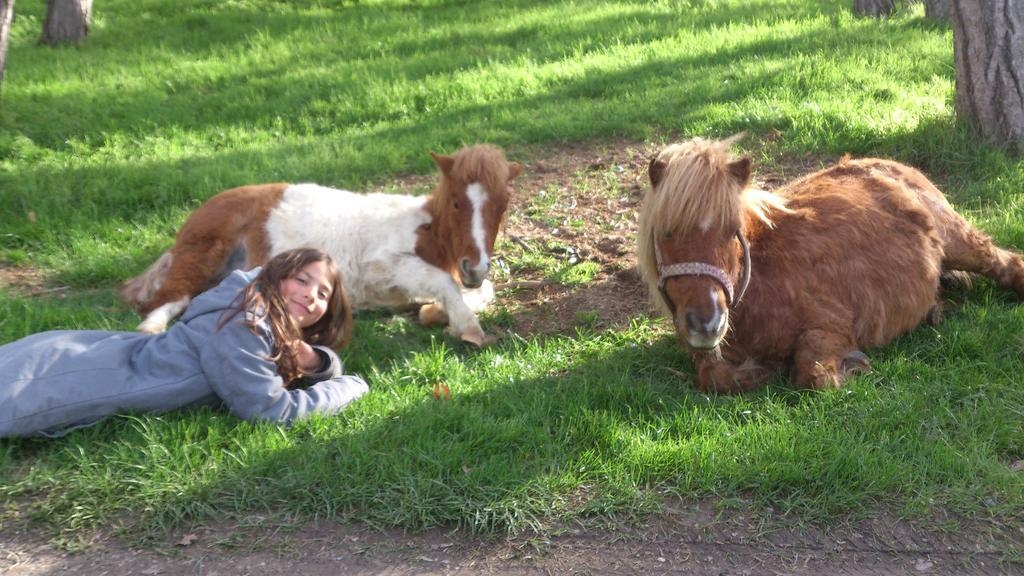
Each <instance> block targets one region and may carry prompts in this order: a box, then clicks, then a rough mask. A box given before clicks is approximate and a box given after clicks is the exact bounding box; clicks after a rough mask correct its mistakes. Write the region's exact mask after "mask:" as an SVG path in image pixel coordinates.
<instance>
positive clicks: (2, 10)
mask: <svg viewBox="0 0 1024 576" xmlns="http://www.w3.org/2000/svg"><path fill="white" fill-rule="evenodd" d="M13 17H14V0H0V87H2V86H3V85H4V68H5V67H6V66H7V39H8V33H9V32H10V31H11V18H13Z"/></svg>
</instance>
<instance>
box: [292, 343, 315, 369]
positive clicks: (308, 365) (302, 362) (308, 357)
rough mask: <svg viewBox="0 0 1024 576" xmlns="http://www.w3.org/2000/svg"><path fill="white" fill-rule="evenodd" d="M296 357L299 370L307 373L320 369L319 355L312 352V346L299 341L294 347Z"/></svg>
mask: <svg viewBox="0 0 1024 576" xmlns="http://www.w3.org/2000/svg"><path fill="white" fill-rule="evenodd" d="M296 356H297V358H298V361H299V370H302V371H303V372H305V373H309V372H315V371H316V370H317V369H319V368H320V355H319V354H317V353H316V350H313V347H312V346H310V345H309V344H306V343H305V342H303V341H301V340H300V341H299V344H298V346H297V347H296Z"/></svg>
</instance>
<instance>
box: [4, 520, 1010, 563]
mask: <svg viewBox="0 0 1024 576" xmlns="http://www.w3.org/2000/svg"><path fill="white" fill-rule="evenodd" d="M771 514H772V512H771V511H766V512H762V513H760V514H758V515H755V516H751V515H750V514H748V513H743V512H738V511H735V510H728V509H726V510H722V509H719V508H717V507H716V505H715V503H713V502H710V501H705V502H698V503H687V502H675V503H672V504H669V505H666V508H665V510H664V512H662V513H660V514H657V515H654V516H652V517H650V518H648V519H647V521H646V522H645V523H644V524H643V525H632V526H625V525H622V526H606V527H602V528H595V527H582V526H577V527H572V526H569V527H565V528H564V529H562V530H561V531H559V533H558V534H557V535H554V536H538V535H524V536H519V537H511V538H480V537H473V536H467V535H466V534H464V533H460V532H454V531H444V530H429V531H425V532H421V533H407V532H403V531H399V530H387V531H375V530H370V529H366V528H360V527H353V526H348V525H342V524H337V523H331V522H318V523H310V524H302V525H298V526H280V525H278V526H273V525H265V526H263V527H248V528H240V527H238V526H230V525H208V526H195V527H192V528H191V529H189V530H182V531H179V532H177V533H175V534H174V535H173V536H172V537H170V538H168V540H167V541H165V542H162V543H158V544H157V545H156V546H155V547H154V548H152V549H148V550H141V549H137V548H132V547H129V546H126V545H124V543H122V542H119V541H117V540H115V539H110V538H106V537H103V538H100V539H99V540H98V541H97V542H96V543H95V544H94V545H93V546H92V547H90V548H89V549H88V550H87V551H86V552H83V553H77V554H73V553H65V552H61V551H60V550H57V549H55V548H54V547H53V546H51V545H49V544H47V543H46V542H44V541H42V540H41V539H39V538H36V537H33V536H31V535H25V534H13V533H7V534H4V533H2V532H0V542H2V543H0V573H4V574H9V575H10V576H43V575H49V574H56V573H61V574H68V575H74V574H83V575H89V576H101V575H105V574H110V575H121V574H142V575H147V576H155V575H185V574H204V575H210V576H213V575H221V574H223V575H229V574H230V575H237V574H249V575H254V576H256V575H268V576H269V575H277V574H303V575H306V576H326V575H336V574H393V575H397V574H423V575H429V574H474V575H475V574H482V575H497V574H512V575H527V574H642V575H648V574H690V575H695V576H705V575H708V576H710V575H721V574H733V575H745V574H794V575H803V574H806V575H817V574H827V575H830V576H831V575H849V576H862V575H864V576H866V575H892V574H928V575H947V574H949V575H952V574H979V575H988V574H1020V573H1022V572H1024V567H1022V566H1021V565H1020V564H1018V563H1014V560H1015V559H1016V558H1019V551H1020V550H1021V546H1022V545H1024V535H1022V533H1021V528H1020V526H1006V525H999V524H994V523H989V522H985V521H972V522H964V521H956V522H952V523H951V524H950V526H952V527H955V529H949V530H946V531H935V530H926V529H922V528H921V527H919V526H915V525H913V524H911V523H909V522H906V521H901V520H898V519H895V518H892V517H887V516H882V517H876V518H870V519H866V520H861V521H857V522H851V523H847V524H843V525H841V526H837V527H834V528H830V529H827V530H825V529H816V528H811V527H807V526H803V525H800V524H793V523H789V524H787V523H786V521H785V520H784V519H772V518H771ZM256 520H257V521H256V522H255V523H256V524H259V521H258V520H259V519H256ZM936 520H941V519H936ZM946 520H951V519H948V518H947V519H946ZM249 523H250V525H252V524H253V522H252V521H250V522H249Z"/></svg>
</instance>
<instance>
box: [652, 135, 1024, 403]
mask: <svg viewBox="0 0 1024 576" xmlns="http://www.w3.org/2000/svg"><path fill="white" fill-rule="evenodd" d="M735 139H736V138H735V137H734V138H732V139H729V140H725V141H714V140H703V139H701V138H695V139H693V140H690V141H688V142H684V143H682V144H675V145H671V146H668V147H667V148H665V149H664V150H662V151H661V152H660V153H659V154H658V155H657V156H656V157H655V158H653V159H652V160H651V163H650V166H649V173H650V179H651V189H650V190H649V191H648V192H647V194H646V197H645V198H644V202H643V207H642V209H641V213H640V224H639V229H640V232H639V247H638V256H639V259H640V262H639V263H640V269H641V272H642V274H643V277H644V279H645V280H646V281H647V283H648V285H649V286H650V289H651V292H652V294H657V295H659V296H658V299H659V300H660V303H661V304H662V305H663V306H664V309H665V310H666V311H667V312H668V313H670V314H671V317H672V321H673V323H674V325H675V331H676V336H677V337H678V339H679V340H680V342H681V343H682V344H684V346H685V347H686V348H687V349H688V350H689V351H690V353H691V355H692V357H693V359H694V364H695V368H696V370H697V372H698V379H697V386H698V387H699V388H700V389H702V390H707V391H718V392H729V393H732V392H739V391H743V390H748V389H751V388H754V387H757V386H760V385H761V384H763V383H764V381H765V380H766V379H768V378H769V377H770V376H771V374H772V373H773V372H775V371H778V370H786V369H788V370H789V371H790V374H791V377H792V380H793V382H794V384H795V385H796V386H798V387H801V388H830V387H836V388H838V387H839V386H841V385H842V383H843V381H844V379H845V378H846V377H848V376H849V375H851V374H854V373H858V372H862V371H865V370H868V369H869V368H870V363H869V362H868V359H867V357H866V356H865V355H864V354H863V352H861V350H862V349H867V348H872V347H876V346H882V345H884V344H886V343H888V342H890V341H891V340H892V339H893V338H895V337H896V336H898V335H899V334H902V333H904V332H907V331H909V330H911V329H913V328H914V327H916V326H917V325H918V324H920V323H921V321H922V320H931V321H937V318H938V314H937V311H938V310H939V308H938V305H939V302H940V295H939V278H940V275H942V273H943V272H944V271H950V270H961V271H967V272H973V273H978V274H983V275H985V276H989V277H991V278H993V279H994V280H995V281H996V282H997V283H998V285H999V286H1002V287H1004V288H1009V289H1012V290H1015V291H1016V292H1017V294H1018V295H1019V296H1024V260H1022V258H1021V256H1020V255H1019V254H1016V253H1014V252H1010V251H1007V250H1003V249H1001V248H998V247H996V246H995V245H994V244H993V243H992V241H991V239H990V238H989V237H988V236H986V235H985V234H984V233H983V232H981V231H979V230H977V229H976V228H974V227H973V226H971V225H970V224H969V223H968V222H967V221H966V220H964V218H963V217H961V216H960V215H959V214H957V213H956V212H955V211H954V210H953V208H952V206H950V205H949V203H948V202H947V201H946V198H945V197H944V196H943V194H942V192H940V191H939V190H938V189H937V188H936V187H935V186H934V185H933V184H932V183H931V182H930V181H928V179H927V178H926V177H925V176H924V175H923V174H922V173H921V172H919V171H917V170H915V169H914V168H911V167H909V166H905V165H903V164H899V163H897V162H892V161H888V160H879V159H864V160H849V159H844V160H842V161H841V162H839V164H837V165H835V166H833V167H831V168H827V169H825V170H821V171H820V172H815V173H813V174H810V175H808V176H806V177H804V178H801V179H799V180H797V181H795V182H792V183H790V184H789V185H787V186H785V187H784V188H782V189H781V190H780V191H778V193H777V194H772V193H768V192H764V191H760V190H754V189H751V188H750V182H751V163H750V160H749V159H747V158H738V159H737V158H733V157H731V156H730V155H729V152H728V148H729V146H730V145H731V144H732V143H733V142H734V141H735Z"/></svg>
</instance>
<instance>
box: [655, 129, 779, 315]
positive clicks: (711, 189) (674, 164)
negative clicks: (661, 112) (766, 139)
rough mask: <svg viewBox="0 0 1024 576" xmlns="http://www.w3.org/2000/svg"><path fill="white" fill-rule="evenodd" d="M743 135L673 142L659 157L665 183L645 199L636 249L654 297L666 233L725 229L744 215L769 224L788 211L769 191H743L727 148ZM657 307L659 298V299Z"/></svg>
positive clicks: (659, 184) (744, 183) (656, 291)
mask: <svg viewBox="0 0 1024 576" xmlns="http://www.w3.org/2000/svg"><path fill="white" fill-rule="evenodd" d="M740 138H742V134H738V135H736V136H732V137H730V138H727V139H725V140H705V139H703V138H693V139H692V140H688V141H686V142H683V143H680V144H671V145H669V146H667V147H665V148H664V149H662V150H661V152H659V153H658V156H657V158H656V161H657V162H663V163H664V166H665V168H664V170H663V172H662V177H661V181H660V182H659V183H658V185H657V189H655V188H654V187H653V186H652V188H651V189H649V190H648V191H647V193H646V194H645V196H644V201H643V206H642V207H641V209H640V221H639V231H638V233H637V236H638V246H637V252H638V254H637V256H638V258H639V267H640V273H641V275H642V276H643V278H644V280H646V281H647V284H648V285H649V288H650V293H651V294H652V296H653V295H655V294H657V293H658V290H657V284H658V276H659V273H658V265H657V260H656V258H655V255H654V246H655V244H654V243H655V239H656V238H660V237H662V236H664V235H665V234H668V233H672V234H673V235H675V234H686V233H687V232H688V231H690V230H693V229H694V228H700V229H703V230H712V229H723V228H725V227H727V226H730V225H731V224H732V223H734V222H737V220H738V219H740V221H742V216H743V214H744V213H747V214H749V215H750V216H752V217H754V218H756V219H758V220H761V221H763V222H764V223H765V224H767V225H768V226H771V220H770V219H769V217H768V215H769V212H770V211H771V210H773V209H777V210H783V211H785V210H787V209H786V207H785V205H786V203H785V200H784V199H783V198H781V197H779V196H777V195H775V194H772V193H770V192H765V191H763V190H755V189H749V190H748V189H745V188H744V187H745V185H746V182H741V181H739V180H737V179H736V177H735V175H733V174H732V173H731V172H730V171H729V165H730V164H731V163H732V162H734V161H735V160H736V158H734V157H733V156H732V155H731V154H730V153H729V147H730V146H731V145H732V144H733V143H735V142H736V141H737V140H739V139H740ZM655 301H656V302H658V303H659V304H660V303H661V299H659V298H655Z"/></svg>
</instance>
